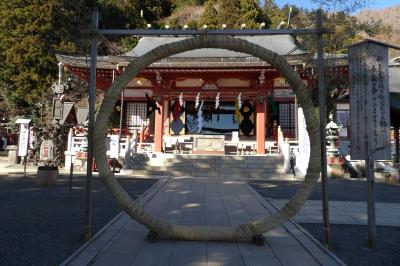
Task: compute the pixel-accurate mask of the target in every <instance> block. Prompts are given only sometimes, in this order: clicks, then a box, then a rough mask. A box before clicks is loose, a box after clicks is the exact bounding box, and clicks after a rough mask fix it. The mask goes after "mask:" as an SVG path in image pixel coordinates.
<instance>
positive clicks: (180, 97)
mask: <svg viewBox="0 0 400 266" xmlns="http://www.w3.org/2000/svg"><path fill="white" fill-rule="evenodd" d="M179 105H180V106H183V93H181V94H180V95H179Z"/></svg>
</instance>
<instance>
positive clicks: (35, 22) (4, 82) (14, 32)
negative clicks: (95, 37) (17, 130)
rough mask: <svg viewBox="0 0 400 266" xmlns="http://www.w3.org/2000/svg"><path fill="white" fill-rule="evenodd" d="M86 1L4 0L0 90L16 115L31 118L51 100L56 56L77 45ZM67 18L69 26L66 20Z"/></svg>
mask: <svg viewBox="0 0 400 266" xmlns="http://www.w3.org/2000/svg"><path fill="white" fill-rule="evenodd" d="M88 6H90V5H89V1H87V2H86V1H78V0H72V1H67V0H64V1H57V0H51V1H47V0H46V1H45V0H35V1H29V2H27V1H23V0H10V1H2V2H1V4H0V17H1V18H2V19H1V20H0V61H1V62H2V63H1V65H0V92H1V94H2V95H3V96H4V97H5V100H6V102H7V103H8V105H9V106H10V108H11V109H13V110H14V111H15V112H16V113H23V114H25V115H26V114H27V113H30V114H35V112H37V110H38V108H39V107H38V106H37V103H40V102H42V101H43V100H50V98H51V97H50V95H51V89H50V86H51V84H52V82H53V80H54V79H53V77H55V75H56V73H57V61H56V59H55V56H54V55H55V53H57V52H61V53H66V54H71V53H74V52H76V51H77V50H78V49H79V47H78V46H77V40H78V39H81V37H80V36H78V35H79V26H80V25H82V23H83V24H87V22H83V21H84V19H83V18H85V16H84V15H85V14H87V13H86V12H87V7H88ZM67 20H68V23H66V21H67Z"/></svg>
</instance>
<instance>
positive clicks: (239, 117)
mask: <svg viewBox="0 0 400 266" xmlns="http://www.w3.org/2000/svg"><path fill="white" fill-rule="evenodd" d="M235 119H236V122H238V123H240V121H241V119H242V114H241V113H240V108H239V98H237V99H236V101H235Z"/></svg>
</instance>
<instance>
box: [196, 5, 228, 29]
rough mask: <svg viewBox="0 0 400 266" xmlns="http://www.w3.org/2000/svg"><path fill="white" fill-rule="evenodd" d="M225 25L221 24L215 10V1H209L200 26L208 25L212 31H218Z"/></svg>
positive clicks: (205, 6)
mask: <svg viewBox="0 0 400 266" xmlns="http://www.w3.org/2000/svg"><path fill="white" fill-rule="evenodd" d="M222 24H223V23H221V24H220V23H219V19H218V11H217V9H216V8H215V1H213V0H208V1H207V2H206V3H205V4H204V12H203V15H202V16H201V19H200V25H207V26H208V27H209V28H210V29H217V28H219V27H220V25H222Z"/></svg>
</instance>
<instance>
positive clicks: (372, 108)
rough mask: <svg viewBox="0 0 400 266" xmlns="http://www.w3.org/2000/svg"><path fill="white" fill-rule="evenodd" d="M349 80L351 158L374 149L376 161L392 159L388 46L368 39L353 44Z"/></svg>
mask: <svg viewBox="0 0 400 266" xmlns="http://www.w3.org/2000/svg"><path fill="white" fill-rule="evenodd" d="M349 79H350V124H351V135H350V143H351V144H350V155H351V159H352V160H365V159H366V156H367V153H368V152H371V155H372V160H389V159H390V158H391V144H390V109H389V108H390V104H389V76H388V48H387V47H386V46H384V45H381V44H378V43H374V42H368V41H367V42H361V43H359V44H356V45H353V46H351V47H349ZM367 147H368V149H367Z"/></svg>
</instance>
